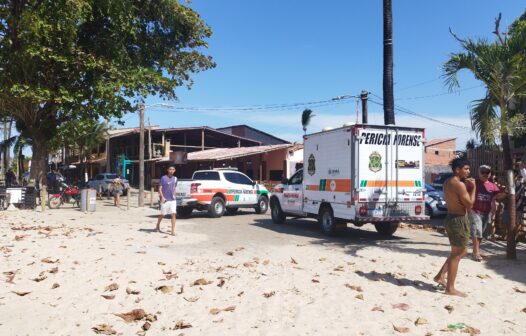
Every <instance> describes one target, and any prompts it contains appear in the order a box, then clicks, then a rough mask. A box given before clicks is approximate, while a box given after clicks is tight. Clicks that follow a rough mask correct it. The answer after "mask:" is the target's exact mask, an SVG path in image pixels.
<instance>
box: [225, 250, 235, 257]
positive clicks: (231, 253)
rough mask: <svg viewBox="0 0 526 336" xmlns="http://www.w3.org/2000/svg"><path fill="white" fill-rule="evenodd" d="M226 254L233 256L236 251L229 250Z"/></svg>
mask: <svg viewBox="0 0 526 336" xmlns="http://www.w3.org/2000/svg"><path fill="white" fill-rule="evenodd" d="M226 254H227V255H229V256H233V255H234V252H232V251H228V252H227V253H226Z"/></svg>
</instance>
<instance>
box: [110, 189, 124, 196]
mask: <svg viewBox="0 0 526 336" xmlns="http://www.w3.org/2000/svg"><path fill="white" fill-rule="evenodd" d="M111 194H112V195H117V194H119V195H122V190H120V189H115V190H113V191H112V192H111Z"/></svg>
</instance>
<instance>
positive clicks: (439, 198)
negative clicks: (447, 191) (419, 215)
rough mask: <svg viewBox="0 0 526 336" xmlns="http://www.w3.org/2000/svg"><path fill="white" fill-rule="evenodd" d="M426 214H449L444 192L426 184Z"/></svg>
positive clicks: (433, 215)
mask: <svg viewBox="0 0 526 336" xmlns="http://www.w3.org/2000/svg"><path fill="white" fill-rule="evenodd" d="M425 201H426V215H427V216H429V217H436V216H442V215H446V214H447V206H446V200H445V199H444V192H443V191H442V190H437V189H435V188H433V186H432V185H430V184H426V198H425Z"/></svg>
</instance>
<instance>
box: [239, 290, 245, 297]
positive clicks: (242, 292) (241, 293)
mask: <svg viewBox="0 0 526 336" xmlns="http://www.w3.org/2000/svg"><path fill="white" fill-rule="evenodd" d="M243 294H245V292H244V291H241V292H239V293H237V296H239V297H241V296H242V295H243Z"/></svg>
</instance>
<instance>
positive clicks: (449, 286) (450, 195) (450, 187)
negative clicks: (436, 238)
mask: <svg viewBox="0 0 526 336" xmlns="http://www.w3.org/2000/svg"><path fill="white" fill-rule="evenodd" d="M451 169H452V170H453V173H454V174H455V175H454V176H453V177H451V178H450V179H448V180H447V181H446V182H445V183H444V198H445V199H446V203H447V216H446V218H445V220H444V224H445V227H446V232H447V235H448V237H449V243H450V244H451V254H450V255H449V257H448V258H447V259H446V262H445V263H444V265H443V266H442V268H441V269H440V271H439V272H438V274H437V275H436V276H435V278H434V279H435V281H436V282H437V283H438V284H440V285H442V286H444V287H446V294H448V295H457V296H461V297H466V296H467V295H466V294H465V293H462V292H461V291H458V290H456V289H455V279H456V277H457V271H458V264H459V263H460V259H462V258H463V257H464V256H465V255H466V254H467V251H468V250H467V246H468V242H469V238H470V232H469V227H470V224H469V219H468V212H469V210H470V209H471V207H472V206H473V204H474V203H475V196H476V193H477V190H476V185H475V180H474V179H472V178H468V176H469V161H468V160H466V159H461V158H457V159H454V160H453V161H452V162H451ZM468 190H469V192H468ZM446 274H447V283H446V281H445V278H446Z"/></svg>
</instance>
